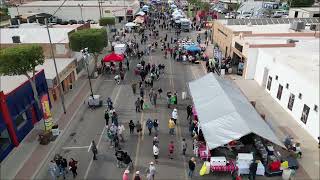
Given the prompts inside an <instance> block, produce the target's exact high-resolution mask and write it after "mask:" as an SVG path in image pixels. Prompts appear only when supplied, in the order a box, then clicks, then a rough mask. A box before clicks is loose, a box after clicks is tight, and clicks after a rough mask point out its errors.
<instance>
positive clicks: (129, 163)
mask: <svg viewBox="0 0 320 180" xmlns="http://www.w3.org/2000/svg"><path fill="white" fill-rule="evenodd" d="M123 162H124V164H125V165H126V166H127V167H126V168H127V169H128V170H131V168H132V160H131V157H130V156H129V154H128V153H127V152H125V153H124V157H123Z"/></svg>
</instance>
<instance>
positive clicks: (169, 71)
mask: <svg viewBox="0 0 320 180" xmlns="http://www.w3.org/2000/svg"><path fill="white" fill-rule="evenodd" d="M164 33H167V32H161V34H160V37H161V36H164ZM196 33H197V32H192V33H182V36H183V37H186V36H189V37H192V38H193V39H194V40H195V39H196ZM168 35H169V38H168V39H170V36H171V35H173V33H168ZM144 60H145V61H146V63H148V62H150V63H151V64H152V63H155V64H159V63H163V64H165V66H166V69H165V74H164V75H163V76H162V77H161V78H160V80H158V81H155V83H154V89H155V90H157V89H158V88H159V87H161V88H162V89H163V91H164V93H163V94H164V95H165V94H166V92H167V91H171V92H175V91H177V92H178V95H179V97H178V107H177V109H178V113H179V119H178V123H177V127H176V135H175V136H170V135H169V133H168V126H167V124H168V119H169V117H170V116H171V112H172V108H171V109H168V108H167V106H166V99H165V97H164V96H163V97H162V98H161V99H160V100H158V105H157V107H156V108H155V107H154V106H152V105H151V104H150V102H149V98H146V97H145V102H146V103H147V104H149V105H150V107H151V108H150V109H148V110H144V111H143V112H142V113H136V112H135V109H134V108H135V107H134V101H135V100H136V98H137V96H134V95H133V93H132V90H131V83H132V82H134V81H138V80H139V77H138V76H135V75H134V74H133V72H132V69H133V67H134V66H135V65H136V64H137V63H138V60H131V61H130V62H131V63H130V66H131V68H130V72H127V74H126V76H125V80H124V81H123V82H121V84H120V85H115V83H114V82H113V76H111V75H103V76H102V77H101V78H102V79H101V83H100V84H99V85H98V88H97V91H96V93H95V94H100V95H102V97H104V98H106V97H111V98H112V100H113V102H114V106H115V109H116V111H117V112H118V115H119V121H120V123H123V124H124V125H125V127H126V131H125V139H126V141H125V143H122V144H121V147H122V149H123V150H125V151H127V152H128V153H129V154H130V156H131V158H132V160H133V163H134V170H133V171H131V174H132V172H135V171H138V170H139V171H140V172H141V173H142V175H143V176H144V177H145V175H146V173H145V171H146V168H147V167H148V164H149V162H150V161H153V154H152V139H153V136H149V135H148V134H147V132H146V131H147V130H146V129H145V127H144V135H143V136H142V137H138V136H137V135H132V136H130V135H129V128H128V123H129V121H130V120H131V119H132V120H134V122H135V123H136V122H137V121H140V122H141V123H142V125H143V126H145V122H146V120H147V118H151V119H155V118H156V119H158V120H159V129H160V131H159V140H160V155H159V164H158V165H156V168H157V175H156V178H157V179H164V180H165V179H168V180H169V179H188V177H187V169H188V165H187V162H188V160H189V159H190V158H191V156H192V142H191V137H190V135H189V133H188V122H187V121H186V106H187V105H188V104H191V103H192V102H191V99H190V97H189V96H188V98H187V100H182V99H181V92H187V91H188V86H187V83H188V82H189V81H191V80H194V79H196V78H199V77H201V76H203V75H204V74H205V67H204V64H198V65H191V64H183V63H180V62H175V61H173V60H172V59H164V58H163V53H162V52H161V51H160V49H159V48H158V49H157V50H156V52H154V53H152V54H151V55H150V56H145V57H144ZM145 94H148V92H146V93H145ZM146 96H147V95H146ZM79 98H80V97H79ZM79 106H81V107H80V108H79V109H78V111H77V112H76V115H75V116H74V118H73V119H71V121H72V126H69V128H67V129H66V135H65V137H63V138H61V140H60V142H59V143H57V146H56V147H55V151H54V152H53V153H51V154H50V156H49V158H48V159H47V161H46V163H45V164H44V165H43V166H42V167H41V168H40V170H39V171H38V172H37V174H36V175H35V178H36V179H43V178H45V179H48V178H50V177H49V174H48V171H47V169H48V162H49V161H50V159H52V158H53V156H54V154H55V153H60V154H61V155H62V156H64V157H66V158H68V159H69V158H71V157H72V158H74V159H76V160H78V161H79V166H78V173H79V175H78V177H77V179H84V178H85V179H108V180H109V179H110V180H111V179H115V180H116V179H121V177H122V173H123V171H124V169H123V168H117V167H116V158H115V155H114V153H115V152H114V149H113V148H110V147H109V142H108V140H107V138H106V132H105V121H104V116H103V114H104V108H97V109H95V110H92V109H89V108H87V106H86V105H85V104H81V103H80V104H79ZM182 138H186V139H187V143H188V150H187V156H186V157H184V156H182V155H181V151H182V150H181V147H180V146H181V145H180V143H181V140H182ZM92 140H95V142H97V145H98V152H99V154H98V156H97V158H98V160H97V161H93V160H92V157H93V155H92V152H91V151H89V149H88V148H89V145H90V142H91V141H92ZM171 140H173V141H174V143H175V148H176V150H175V153H174V159H173V160H170V159H169V158H168V149H167V146H168V143H169V142H170V141H171ZM201 165H202V162H200V161H199V160H197V169H196V172H195V179H230V178H231V175H230V174H225V173H221V174H218V175H216V176H213V175H212V174H211V175H207V176H204V177H201V178H200V177H199V173H198V172H199V169H200V167H201ZM71 176H72V175H71V174H70V173H69V175H68V178H72V177H71ZM132 176H133V175H132ZM258 179H260V178H258ZM261 179H262V178H261ZM268 179H270V178H268ZM272 179H277V178H272ZM278 179H280V178H278Z"/></svg>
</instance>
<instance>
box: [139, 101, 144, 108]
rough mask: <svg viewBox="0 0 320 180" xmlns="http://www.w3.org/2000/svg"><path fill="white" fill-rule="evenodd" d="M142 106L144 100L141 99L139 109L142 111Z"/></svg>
mask: <svg viewBox="0 0 320 180" xmlns="http://www.w3.org/2000/svg"><path fill="white" fill-rule="evenodd" d="M143 104H144V100H143V98H141V99H140V109H141V110H143Z"/></svg>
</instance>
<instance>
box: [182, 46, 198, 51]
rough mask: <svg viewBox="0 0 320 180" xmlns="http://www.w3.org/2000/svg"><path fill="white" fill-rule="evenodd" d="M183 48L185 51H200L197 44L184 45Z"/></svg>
mask: <svg viewBox="0 0 320 180" xmlns="http://www.w3.org/2000/svg"><path fill="white" fill-rule="evenodd" d="M184 48H185V49H186V50H187V51H191V52H200V51H201V48H200V47H199V46H198V45H186V46H184Z"/></svg>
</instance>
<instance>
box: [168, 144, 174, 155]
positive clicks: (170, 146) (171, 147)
mask: <svg viewBox="0 0 320 180" xmlns="http://www.w3.org/2000/svg"><path fill="white" fill-rule="evenodd" d="M168 150H169V158H170V159H173V151H174V144H173V141H170V143H169V145H168Z"/></svg>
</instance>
